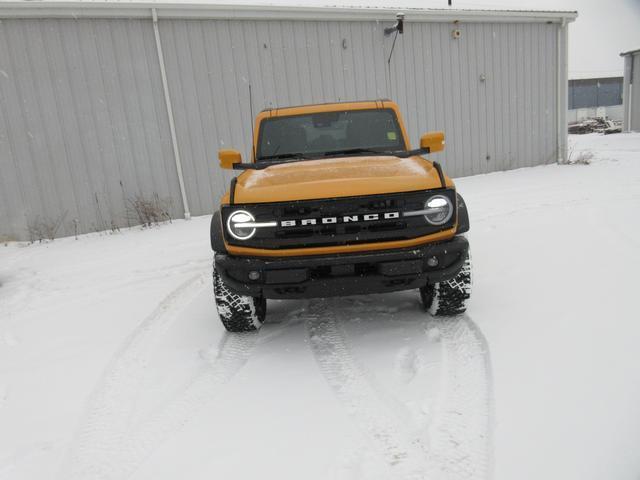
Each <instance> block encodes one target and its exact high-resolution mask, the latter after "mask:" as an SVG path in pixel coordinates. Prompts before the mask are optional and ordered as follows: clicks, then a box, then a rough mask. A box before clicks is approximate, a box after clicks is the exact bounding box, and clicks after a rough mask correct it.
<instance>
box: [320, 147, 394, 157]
mask: <svg viewBox="0 0 640 480" xmlns="http://www.w3.org/2000/svg"><path fill="white" fill-rule="evenodd" d="M350 153H376V154H378V155H389V154H390V153H391V152H386V151H384V150H372V149H371V148H347V149H346V150H335V151H333V152H325V153H323V154H321V155H322V156H323V157H332V156H334V155H348V154H350Z"/></svg>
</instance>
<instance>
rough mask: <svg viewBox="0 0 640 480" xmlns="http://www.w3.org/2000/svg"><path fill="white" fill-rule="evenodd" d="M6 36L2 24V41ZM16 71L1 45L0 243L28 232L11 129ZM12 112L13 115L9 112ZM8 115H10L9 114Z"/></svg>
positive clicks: (0, 44)
mask: <svg viewBox="0 0 640 480" xmlns="http://www.w3.org/2000/svg"><path fill="white" fill-rule="evenodd" d="M3 36H4V31H3V26H2V24H1V23H0V39H2V38H3ZM12 76H13V71H12V70H11V69H10V68H9V59H8V52H7V51H6V45H5V43H4V42H2V41H0V172H2V174H1V175H0V190H1V191H0V202H2V204H1V205H0V240H4V239H9V238H18V235H19V233H18V232H21V233H22V232H24V231H26V227H27V225H26V222H25V211H24V206H25V204H26V199H25V195H24V192H23V189H22V178H21V175H20V170H19V169H18V165H17V162H18V161H19V159H18V158H17V157H16V156H15V154H14V149H15V146H14V145H13V143H14V139H13V138H12V137H11V131H10V129H9V118H11V113H13V112H15V110H14V109H13V105H12V104H11V102H10V101H9V98H10V96H11V93H10V92H11V90H12V88H11V84H12V83H13V82H14V81H15V79H14V78H11V77H12ZM10 109H11V112H10ZM7 112H9V113H7Z"/></svg>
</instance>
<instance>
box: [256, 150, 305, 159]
mask: <svg viewBox="0 0 640 480" xmlns="http://www.w3.org/2000/svg"><path fill="white" fill-rule="evenodd" d="M304 156H305V154H304V153H301V152H295V153H279V154H277V155H267V156H266V157H260V158H259V160H260V161H262V160H280V159H287V158H303V157H304Z"/></svg>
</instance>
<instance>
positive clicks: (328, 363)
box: [306, 301, 493, 480]
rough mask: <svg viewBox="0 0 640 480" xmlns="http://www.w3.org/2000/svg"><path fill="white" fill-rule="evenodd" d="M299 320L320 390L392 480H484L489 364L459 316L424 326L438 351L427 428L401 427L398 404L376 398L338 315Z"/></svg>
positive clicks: (487, 471) (488, 457)
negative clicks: (341, 408) (325, 386)
mask: <svg viewBox="0 0 640 480" xmlns="http://www.w3.org/2000/svg"><path fill="white" fill-rule="evenodd" d="M306 320H307V326H308V330H309V335H310V338H311V347H312V349H313V352H314V354H315V357H316V360H317V361H318V365H319V366H320V369H321V371H322V373H323V374H324V376H325V378H326V379H327V382H328V383H329V385H330V386H331V387H332V389H333V390H334V392H335V393H336V395H337V397H338V399H339V400H340V401H341V402H342V403H343V404H344V405H345V407H346V409H347V411H348V413H349V414H350V416H351V417H352V418H353V419H354V421H355V422H356V424H358V426H359V427H360V429H361V430H362V431H364V432H366V433H367V434H368V435H369V437H370V440H372V443H373V444H374V445H375V446H376V448H377V450H378V454H379V455H381V456H382V459H383V460H384V462H385V463H386V464H387V465H389V466H390V467H391V469H392V471H393V470H395V472H394V473H395V475H394V476H396V477H400V478H435V479H440V478H442V479H447V480H458V479H460V480H463V479H464V480H468V479H474V480H475V479H485V478H489V477H490V476H491V473H492V437H491V429H492V416H493V403H492V395H491V391H492V387H491V386H492V381H491V362H490V357H489V350H488V346H487V343H486V340H485V339H484V336H483V335H482V333H481V332H480V331H479V329H478V328H477V327H476V326H475V324H474V323H473V322H472V321H471V320H470V319H469V318H468V317H467V316H466V315H465V316H461V317H454V318H442V319H428V320H426V326H427V330H428V331H431V333H433V332H434V331H436V332H438V335H439V341H440V342H441V345H442V360H441V361H442V366H441V369H440V372H441V377H440V388H439V395H438V397H437V398H438V400H437V401H436V405H435V407H434V408H433V412H434V413H433V416H432V418H431V419H430V421H429V422H428V424H427V425H422V424H421V425H417V424H412V423H411V422H407V419H408V416H407V415H404V414H403V409H399V408H398V406H397V403H398V401H395V399H394V400H392V401H390V400H389V399H390V398H393V395H390V394H387V393H385V392H381V391H380V388H379V385H378V384H377V382H375V381H373V379H372V378H371V376H370V375H369V374H368V372H367V370H366V369H365V368H363V367H361V366H360V365H359V363H358V361H357V360H356V359H355V358H354V356H353V354H352V352H351V350H350V349H349V347H348V341H347V338H346V336H345V333H344V331H343V329H342V328H341V327H340V325H339V322H340V321H341V320H342V318H341V315H340V314H337V315H336V313H335V312H334V309H332V307H331V306H328V307H327V306H324V305H323V304H322V303H320V302H319V301H312V302H311V303H310V305H309V314H308V316H307V318H306ZM345 320H346V319H345ZM434 329H435V330H434ZM397 466H400V467H401V468H397Z"/></svg>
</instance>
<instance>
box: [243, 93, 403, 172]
mask: <svg viewBox="0 0 640 480" xmlns="http://www.w3.org/2000/svg"><path fill="white" fill-rule="evenodd" d="M370 111H384V112H387V113H389V114H391V115H392V117H393V119H394V120H395V122H396V124H397V126H398V131H399V132H400V143H401V147H400V149H399V150H398V149H396V150H394V151H396V152H398V151H406V150H408V149H409V148H410V146H409V143H408V139H407V137H406V132H405V130H404V124H403V123H402V118H401V117H400V116H399V115H398V112H397V111H396V109H395V108H393V107H392V106H386V105H385V106H384V107H382V108H380V107H371V108H357V109H355V108H344V109H341V108H336V109H335V110H322V111H318V112H301V113H295V114H291V115H277V116H274V117H267V118H263V119H261V121H260V124H259V126H258V132H257V135H256V143H255V147H254V151H253V153H254V155H253V163H256V164H257V163H281V162H283V161H285V160H286V161H287V162H290V161H300V160H306V159H322V158H327V159H329V158H336V157H337V156H340V155H341V154H340V153H331V152H324V153H323V152H309V153H302V154H301V155H300V158H291V157H287V158H286V159H282V158H277V157H275V158H264V157H262V158H261V157H260V155H259V153H260V145H261V142H262V137H263V133H264V127H265V123H266V122H268V121H269V120H271V119H282V118H293V117H304V116H309V115H314V114H321V113H332V112H337V113H344V112H370ZM363 149H364V147H363ZM389 152H391V150H389ZM363 154H364V155H376V154H377V155H385V154H387V151H383V150H381V151H380V152H376V151H375V150H374V149H372V151H371V152H368V153H353V154H351V153H345V154H344V156H359V155H363Z"/></svg>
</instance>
